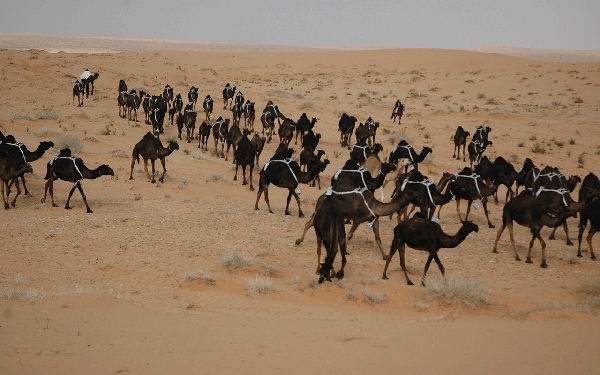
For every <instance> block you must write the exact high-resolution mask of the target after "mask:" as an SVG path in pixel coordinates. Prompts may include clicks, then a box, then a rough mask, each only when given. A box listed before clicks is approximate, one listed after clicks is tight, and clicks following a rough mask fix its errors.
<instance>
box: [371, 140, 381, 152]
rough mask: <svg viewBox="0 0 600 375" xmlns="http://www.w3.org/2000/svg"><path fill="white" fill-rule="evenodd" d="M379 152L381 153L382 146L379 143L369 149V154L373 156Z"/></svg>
mask: <svg viewBox="0 0 600 375" xmlns="http://www.w3.org/2000/svg"><path fill="white" fill-rule="evenodd" d="M379 151H383V146H382V145H381V143H375V145H374V146H373V148H372V149H371V152H372V153H373V154H379Z"/></svg>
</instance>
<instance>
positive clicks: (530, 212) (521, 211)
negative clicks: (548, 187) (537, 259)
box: [492, 191, 574, 268]
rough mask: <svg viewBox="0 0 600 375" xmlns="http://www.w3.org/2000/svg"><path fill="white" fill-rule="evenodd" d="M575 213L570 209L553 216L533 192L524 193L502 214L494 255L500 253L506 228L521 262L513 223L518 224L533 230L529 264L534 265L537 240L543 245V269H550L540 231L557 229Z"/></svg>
mask: <svg viewBox="0 0 600 375" xmlns="http://www.w3.org/2000/svg"><path fill="white" fill-rule="evenodd" d="M573 213H574V212H573V211H571V210H570V209H566V210H563V211H562V212H561V213H560V214H559V215H558V216H552V215H550V214H549V213H548V211H546V207H544V204H543V203H542V202H540V201H539V200H537V199H536V198H535V197H534V196H533V195H531V192H529V191H522V192H521V194H519V195H517V196H516V197H515V198H513V199H511V200H510V202H508V203H507V204H506V205H504V210H503V212H502V226H501V227H500V229H499V230H498V234H497V235H496V242H494V249H493V250H492V252H493V253H498V250H497V247H498V240H500V236H502V232H503V231H504V228H506V227H508V232H509V233H510V242H511V243H512V246H513V249H514V250H515V260H518V261H520V260H521V258H520V257H519V253H517V246H516V245H515V239H514V237H513V221H516V222H517V224H519V225H522V226H524V227H527V228H529V229H531V233H532V237H531V241H530V242H529V251H528V252H527V261H526V262H527V263H533V262H532V261H531V248H532V247H533V242H534V241H535V239H536V238H537V239H538V240H539V241H540V244H541V245H542V263H541V264H540V266H541V267H542V268H546V267H548V265H547V264H546V243H545V242H544V240H543V239H542V236H541V234H540V231H541V229H542V227H544V226H547V227H550V228H554V227H557V226H559V225H561V224H562V223H564V221H565V220H567V217H569V216H571V215H572V214H573Z"/></svg>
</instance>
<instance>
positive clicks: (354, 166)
mask: <svg viewBox="0 0 600 375" xmlns="http://www.w3.org/2000/svg"><path fill="white" fill-rule="evenodd" d="M366 164H368V165H369V168H370V169H367V168H365V167H363V166H360V165H359V163H358V162H357V161H356V160H355V159H349V160H347V161H346V163H345V164H344V165H343V166H342V167H340V168H339V169H338V171H337V172H336V173H335V174H334V175H333V177H331V187H332V188H333V189H334V190H335V191H346V190H348V189H349V190H352V189H355V188H361V189H362V188H366V189H367V190H369V191H371V192H374V191H375V190H376V189H378V188H379V187H381V185H382V184H383V181H384V180H385V176H386V175H387V174H388V173H390V172H393V171H394V170H395V168H396V167H395V166H394V165H393V164H390V163H381V160H379V157H378V156H377V155H372V156H370V157H369V162H368V163H366ZM373 164H375V165H377V166H374V165H373ZM375 169H377V171H375Z"/></svg>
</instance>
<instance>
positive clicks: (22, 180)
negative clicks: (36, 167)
mask: <svg viewBox="0 0 600 375" xmlns="http://www.w3.org/2000/svg"><path fill="white" fill-rule="evenodd" d="M21 182H23V190H25V195H26V196H30V195H31V194H29V190H27V185H25V176H21Z"/></svg>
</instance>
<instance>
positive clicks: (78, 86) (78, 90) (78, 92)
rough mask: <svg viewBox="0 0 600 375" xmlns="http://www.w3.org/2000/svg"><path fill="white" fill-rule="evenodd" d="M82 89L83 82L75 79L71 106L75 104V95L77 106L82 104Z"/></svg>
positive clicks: (83, 86)
mask: <svg viewBox="0 0 600 375" xmlns="http://www.w3.org/2000/svg"><path fill="white" fill-rule="evenodd" d="M84 90H85V82H79V80H77V81H75V85H74V86H73V106H75V97H77V106H78V107H81V106H82V105H83V94H84Z"/></svg>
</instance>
